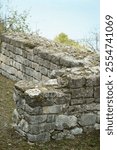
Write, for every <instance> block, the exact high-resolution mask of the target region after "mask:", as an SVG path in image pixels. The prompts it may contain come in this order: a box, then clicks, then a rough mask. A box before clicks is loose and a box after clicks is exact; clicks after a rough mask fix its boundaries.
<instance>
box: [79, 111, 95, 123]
mask: <svg viewBox="0 0 117 150" xmlns="http://www.w3.org/2000/svg"><path fill="white" fill-rule="evenodd" d="M95 123H96V115H95V114H92V113H87V114H83V115H82V116H81V120H80V122H79V124H80V125H81V126H90V125H94V124H95Z"/></svg>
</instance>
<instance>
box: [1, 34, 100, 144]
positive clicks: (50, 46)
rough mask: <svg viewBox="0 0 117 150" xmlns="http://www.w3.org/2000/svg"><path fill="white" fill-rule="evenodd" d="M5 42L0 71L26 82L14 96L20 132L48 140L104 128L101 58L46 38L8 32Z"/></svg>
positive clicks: (16, 127) (3, 41) (15, 91)
mask: <svg viewBox="0 0 117 150" xmlns="http://www.w3.org/2000/svg"><path fill="white" fill-rule="evenodd" d="M0 43H1V44H0V73H1V74H3V75H5V76H7V77H8V78H11V79H13V80H21V81H18V82H17V83H16V84H15V88H14V94H13V99H14V101H15V104H16V109H15V110H14V112H13V126H14V128H15V129H16V130H17V131H18V133H19V134H21V135H22V136H24V137H26V138H27V139H28V140H29V141H31V142H35V141H44V142H45V141H50V140H51V139H53V140H60V139H63V138H66V139H69V138H71V139H73V138H74V137H75V135H79V134H82V133H84V132H88V131H91V130H94V129H99V127H100V126H99V124H100V115H99V112H100V106H99V105H100V93H99V92H100V76H99V59H98V58H99V57H96V55H95V54H94V53H93V52H86V51H82V52H81V51H78V50H77V51H76V50H75V49H74V48H71V47H64V46H62V45H59V44H57V43H54V42H51V41H48V40H47V39H44V38H41V37H39V38H38V39H33V37H30V39H29V38H28V37H27V36H26V37H25V36H23V37H22V36H19V35H12V34H11V35H10V34H9V35H2V36H1V42H0ZM92 62H93V63H92Z"/></svg>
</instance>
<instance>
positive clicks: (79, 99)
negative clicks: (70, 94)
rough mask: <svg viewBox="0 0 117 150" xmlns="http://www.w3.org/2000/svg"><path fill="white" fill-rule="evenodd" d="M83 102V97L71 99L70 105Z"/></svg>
mask: <svg viewBox="0 0 117 150" xmlns="http://www.w3.org/2000/svg"><path fill="white" fill-rule="evenodd" d="M84 102H85V99H84V98H76V99H71V105H78V104H83V103H84Z"/></svg>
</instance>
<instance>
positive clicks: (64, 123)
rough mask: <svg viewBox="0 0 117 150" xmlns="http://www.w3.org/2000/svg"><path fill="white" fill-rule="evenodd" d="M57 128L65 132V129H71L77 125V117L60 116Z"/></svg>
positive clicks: (57, 120) (57, 118)
mask: <svg viewBox="0 0 117 150" xmlns="http://www.w3.org/2000/svg"><path fill="white" fill-rule="evenodd" d="M55 124H56V128H57V129H58V130H63V129H64V128H71V127H74V126H76V125H77V118H76V117H75V116H67V115H58V116H57V117H56V123H55Z"/></svg>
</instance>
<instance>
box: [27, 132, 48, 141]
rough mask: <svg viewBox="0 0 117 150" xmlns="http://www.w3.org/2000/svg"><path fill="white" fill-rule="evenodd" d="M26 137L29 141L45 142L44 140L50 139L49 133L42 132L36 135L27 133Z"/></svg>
mask: <svg viewBox="0 0 117 150" xmlns="http://www.w3.org/2000/svg"><path fill="white" fill-rule="evenodd" d="M27 138H28V140H29V141H31V142H37V141H41V142H46V141H50V133H49V132H43V133H40V134H38V135H32V134H28V135H27Z"/></svg>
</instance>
